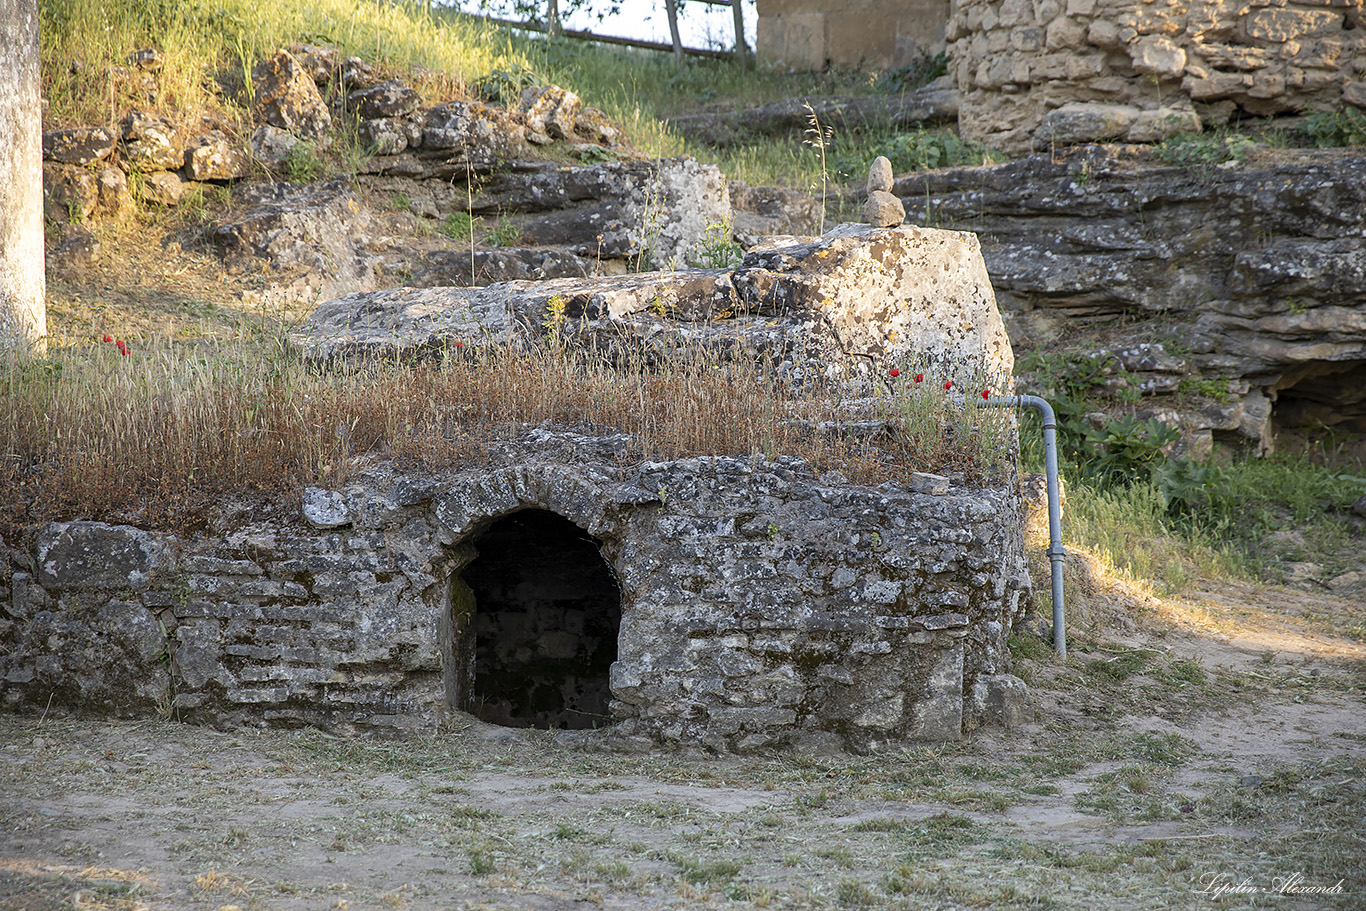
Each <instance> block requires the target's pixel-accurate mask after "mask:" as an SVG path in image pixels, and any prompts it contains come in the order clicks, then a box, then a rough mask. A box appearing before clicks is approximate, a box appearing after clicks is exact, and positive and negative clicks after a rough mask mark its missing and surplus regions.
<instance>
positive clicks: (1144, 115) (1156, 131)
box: [1124, 108, 1203, 142]
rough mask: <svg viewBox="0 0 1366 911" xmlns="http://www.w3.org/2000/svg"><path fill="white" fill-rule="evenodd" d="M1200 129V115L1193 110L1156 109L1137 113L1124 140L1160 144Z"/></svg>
mask: <svg viewBox="0 0 1366 911" xmlns="http://www.w3.org/2000/svg"><path fill="white" fill-rule="evenodd" d="M1202 128H1203V125H1202V124H1201V122H1200V115H1199V114H1197V113H1195V111H1193V110H1189V109H1182V108H1158V109H1157V110H1155V111H1141V112H1139V114H1138V116H1137V117H1135V118H1134V122H1133V123H1132V124H1131V125H1130V126H1129V131H1128V132H1127V133H1126V134H1125V136H1124V138H1125V139H1127V140H1128V141H1129V142H1161V141H1162V140H1164V139H1166V138H1168V137H1169V136H1175V135H1177V134H1178V133H1199V132H1200V131H1201V129H1202Z"/></svg>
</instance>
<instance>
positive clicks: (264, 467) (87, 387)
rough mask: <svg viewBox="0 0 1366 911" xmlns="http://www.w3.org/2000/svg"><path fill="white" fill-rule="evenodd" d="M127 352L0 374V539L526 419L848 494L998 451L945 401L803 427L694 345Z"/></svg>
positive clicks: (794, 409) (162, 515) (442, 458)
mask: <svg viewBox="0 0 1366 911" xmlns="http://www.w3.org/2000/svg"><path fill="white" fill-rule="evenodd" d="M130 351H131V353H130V354H129V355H127V356H125V355H122V354H121V353H120V352H119V350H118V349H116V348H115V347H114V346H113V345H112V344H102V345H97V346H89V345H86V346H81V347H71V348H65V349H57V350H55V351H53V352H52V353H50V354H49V355H47V356H46V357H45V358H44V359H26V358H23V357H22V356H20V355H11V356H9V357H8V360H6V361H5V362H4V363H3V375H2V376H0V489H3V495H0V533H3V534H4V535H5V536H6V537H10V536H11V535H19V536H22V535H23V534H25V529H28V530H29V531H31V530H32V529H33V528H34V527H36V526H37V525H40V524H41V523H45V522H47V521H51V520H56V519H73V518H93V519H106V520H111V519H122V520H128V521H137V520H142V519H152V520H155V521H157V522H159V523H161V524H163V525H168V526H171V527H193V526H195V525H198V524H199V523H201V522H203V521H204V520H205V518H206V517H207V516H209V515H210V514H211V513H212V512H213V511H214V509H215V508H216V503H217V502H218V501H219V500H220V499H221V498H223V497H241V496H244V495H245V496H258V497H276V496H279V495H281V494H283V493H284V492H286V491H290V490H297V489H298V488H300V487H302V486H304V485H308V484H317V485H324V486H326V485H336V484H340V483H343V482H345V481H346V479H347V477H348V476H349V475H350V474H351V473H352V472H354V471H355V470H356V468H357V467H358V466H360V465H362V464H364V463H365V462H366V461H367V460H373V459H377V458H383V459H393V460H394V461H395V462H396V463H398V464H399V465H402V466H412V467H417V466H421V467H424V468H428V469H440V468H448V467H452V466H469V465H478V464H480V463H482V462H483V461H485V460H486V459H487V452H488V448H489V445H490V443H492V442H494V441H498V440H506V439H510V438H515V437H516V436H518V435H520V434H521V433H523V432H524V431H525V430H526V429H527V428H528V427H530V426H536V425H546V424H557V425H584V424H587V425H591V426H592V427H593V428H598V429H610V430H616V431H622V432H625V433H628V434H630V435H631V443H630V447H629V450H628V452H627V453H626V454H625V455H624V456H623V458H624V460H625V461H627V462H635V461H640V460H645V459H672V458H679V457H685V456H690V455H739V456H779V455H791V456H797V457H799V458H802V459H805V460H807V461H808V462H809V463H810V464H811V466H812V467H813V468H814V469H816V470H829V469H839V470H841V471H843V472H845V474H846V475H847V476H848V477H849V478H850V479H851V480H853V481H855V482H863V483H879V482H881V481H883V480H888V479H894V478H896V477H899V476H903V475H904V474H906V473H908V472H910V471H918V470H919V471H944V470H946V469H947V470H961V471H964V472H965V473H966V476H967V477H968V478H969V479H974V480H978V481H981V480H984V479H987V478H990V477H993V476H996V477H999V476H1000V467H1001V466H1000V465H999V464H996V465H993V464H991V462H990V460H989V459H988V458H986V457H984V453H987V452H992V451H994V452H997V453H1000V452H1003V451H1005V449H1004V448H1002V447H1001V446H1000V445H999V443H997V442H985V443H984V442H983V441H982V440H980V439H979V437H980V436H981V428H980V427H979V426H978V425H979V424H980V421H978V420H976V418H978V417H980V415H978V414H977V412H979V411H982V409H973V410H971V411H970V412H967V413H968V414H969V415H970V416H971V418H972V419H970V420H968V421H967V422H960V423H959V424H958V425H956V426H944V425H942V423H939V422H942V421H944V420H946V419H952V410H951V409H950V410H948V411H936V412H934V413H933V414H932V415H930V416H929V417H926V418H924V420H928V421H933V422H936V423H935V426H934V427H933V428H927V427H914V428H908V427H907V424H906V422H907V420H909V419H910V418H909V417H908V415H907V414H906V413H905V412H904V411H898V410H897V409H896V405H895V399H894V398H893V397H887V398H885V399H883V400H881V401H880V403H879V405H878V407H880V408H881V409H882V410H881V412H880V414H881V417H882V418H884V419H886V420H888V421H889V427H890V428H891V430H889V431H888V432H886V433H884V434H881V435H878V436H875V437H872V438H869V437H857V436H849V435H844V434H841V433H839V432H838V431H837V430H831V429H829V428H827V429H826V430H821V429H820V424H821V422H823V421H829V420H830V419H831V418H832V417H834V416H835V415H836V412H837V410H838V404H837V401H836V399H835V398H834V397H833V393H829V392H825V391H820V390H814V391H807V392H794V391H792V390H791V389H788V388H785V387H784V386H782V385H780V384H779V383H777V382H775V380H774V372H773V371H772V369H770V365H768V364H765V363H763V362H760V361H750V362H744V361H728V362H727V363H725V364H721V363H719V362H718V361H717V360H715V359H714V358H713V357H711V356H710V355H707V354H698V355H696V356H688V355H687V354H686V353H684V354H682V355H681V356H678V357H671V358H667V359H663V360H660V361H658V362H653V363H651V364H650V365H649V366H648V367H647V366H646V365H645V363H644V362H643V361H633V360H630V359H627V361H625V362H621V361H617V362H615V363H609V362H608V361H607V360H605V359H597V358H588V357H584V356H582V355H575V354H571V353H569V352H566V351H564V350H561V349H559V348H557V347H556V346H554V345H549V346H546V345H536V346H529V347H526V348H521V349H511V348H481V349H478V350H476V349H474V348H472V347H471V348H452V349H449V350H448V352H447V354H446V356H445V357H444V358H443V359H441V360H440V361H439V362H435V363H429V364H425V365H411V364H409V365H400V364H393V363H383V362H372V363H369V364H366V365H363V366H358V367H354V368H351V369H346V370H337V371H324V370H319V369H315V368H310V367H309V366H307V365H305V364H304V363H302V362H300V361H298V360H296V359H294V358H293V357H291V356H290V355H289V354H288V353H286V352H283V351H280V350H276V351H275V353H273V354H272V353H271V352H269V351H266V352H260V351H254V352H249V353H248V355H247V356H243V354H242V351H243V349H242V348H240V347H233V346H230V345H224V346H223V347H222V348H221V349H217V348H203V347H190V346H186V345H176V346H173V345H171V344H170V343H162V344H161V347H158V348H155V349H150V350H142V349H138V348H133V349H130ZM996 424H999V422H996ZM993 426H995V424H993ZM1001 426H1005V425H1001ZM998 461H999V460H998Z"/></svg>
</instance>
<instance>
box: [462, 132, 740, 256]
mask: <svg viewBox="0 0 1366 911" xmlns="http://www.w3.org/2000/svg"><path fill="white" fill-rule="evenodd" d="M460 176H462V177H463V174H462V175H460ZM473 211H474V213H475V214H477V215H479V214H490V215H503V214H505V213H518V214H517V219H516V221H517V224H518V226H519V227H520V228H521V232H522V242H523V243H525V244H535V245H538V246H567V247H568V249H569V252H571V253H573V254H575V255H577V256H583V257H591V258H608V259H621V258H627V257H634V258H637V259H644V258H648V262H650V263H653V264H654V265H656V266H661V267H662V266H666V265H674V266H681V265H684V264H686V263H687V262H689V261H690V260H692V259H694V258H695V257H696V255H697V250H698V247H699V245H700V244H701V243H702V242H703V240H704V239H705V238H706V237H707V232H708V229H709V228H711V227H712V226H715V225H721V224H724V223H726V222H728V221H729V220H730V199H729V195H728V192H727V188H726V182H725V178H724V177H723V176H722V174H721V171H720V170H719V169H718V168H717V167H716V166H714V165H702V164H699V163H698V162H697V161H696V160H695V159H692V158H687V157H684V158H666V159H663V160H660V161H655V162H651V161H622V162H609V163H606V164H600V165H590V166H588V167H577V168H565V167H557V166H555V165H553V164H549V163H532V162H527V163H522V164H519V165H518V166H517V167H515V168H512V169H509V170H508V171H505V172H503V173H499V174H496V175H494V176H493V177H492V178H490V179H489V180H488V182H487V183H485V184H484V185H483V186H482V187H481V188H480V189H479V192H478V194H477V195H476V196H475V198H474V208H473ZM521 213H526V214H525V216H523V215H522V214H521Z"/></svg>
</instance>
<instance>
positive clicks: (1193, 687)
mask: <svg viewBox="0 0 1366 911" xmlns="http://www.w3.org/2000/svg"><path fill="white" fill-rule="evenodd" d="M1109 596H1110V600H1109V601H1108V602H1103V603H1102V605H1101V607H1102V608H1105V607H1108V608H1109V609H1110V612H1109V613H1108V615H1107V614H1106V611H1105V610H1104V609H1102V610H1093V611H1092V615H1093V616H1097V617H1106V618H1107V619H1106V620H1103V621H1101V622H1100V623H1098V624H1097V625H1098V626H1099V627H1101V628H1103V629H1104V630H1108V633H1109V635H1107V634H1106V632H1104V631H1102V629H1097V628H1093V629H1091V630H1089V631H1080V632H1079V634H1078V635H1077V636H1076V638H1075V639H1074V642H1073V645H1072V649H1071V652H1070V654H1069V658H1068V660H1067V661H1066V662H1060V661H1057V660H1056V659H1054V658H1053V657H1052V656H1050V655H1048V654H1047V650H1046V649H1043V650H1042V651H1040V650H1037V649H1036V650H1033V651H1032V652H1031V653H1032V654H1034V655H1035V658H1034V659H1032V660H1031V659H1023V660H1020V661H1019V662H1017V670H1018V671H1019V672H1020V673H1022V674H1023V675H1024V676H1026V677H1027V678H1028V679H1029V681H1030V683H1031V686H1032V687H1033V690H1034V694H1035V697H1036V702H1037V707H1036V718H1035V720H1034V722H1033V723H1031V724H1028V725H1026V726H1024V727H1023V728H1021V729H1019V730H1013V731H1002V730H986V731H980V732H977V733H976V734H975V735H974V736H972V737H971V738H969V739H967V740H965V741H963V742H960V743H951V744H930V745H925V744H919V745H917V744H908V745H907V746H906V747H905V748H904V749H901V750H897V751H892V752H889V753H886V754H880V755H877V756H847V755H831V756H819V757H812V756H795V755H790V754H786V755H776V756H769V757H758V758H746V759H736V758H729V757H728V758H717V757H707V756H688V755H680V754H659V755H650V756H620V755H612V754H602V753H590V752H584V751H582V750H579V749H577V748H569V747H565V746H562V745H559V744H557V743H556V741H555V739H554V737H553V736H552V735H549V734H547V733H544V732H515V731H509V730H505V729H501V728H496V727H492V726H488V725H482V724H478V723H475V722H470V723H468V724H467V725H463V726H457V727H458V729H453V730H450V731H446V732H442V733H440V734H439V735H436V736H434V737H432V738H429V739H422V740H411V741H388V742H385V741H376V740H367V739H339V738H334V737H329V736H327V735H324V734H321V733H318V732H316V731H294V732H289V731H237V732H228V733H221V732H216V731H211V730H206V729H203V728H195V727H189V726H186V725H179V724H175V723H170V722H152V721H111V720H105V719H92V718H55V717H51V716H49V717H47V718H34V717H23V718H20V717H12V716H0V813H3V817H4V818H3V820H0V908H5V909H34V911H36V909H44V911H45V909H58V908H80V909H93V908H127V909H143V908H145V909H176V908H193V909H200V908H202V909H218V911H232V909H245V908H278V909H314V908H413V909H426V908H433V909H435V908H517V909H569V908H587V907H603V908H620V909H639V908H696V907H737V908H746V907H773V908H823V907H849V908H865V907H866V908H881V907H907V908H960V907H983V906H990V907H994V908H1016V907H1018V908H1117V909H1118V908H1134V909H1148V908H1157V907H1178V906H1179V907H1206V906H1208V907H1228V908H1233V907H1266V906H1274V907H1278V908H1319V907H1325V908H1358V907H1366V873H1364V872H1363V871H1366V837H1363V835H1362V832H1363V831H1364V829H1363V820H1364V819H1366V783H1364V782H1366V699H1364V695H1366V650H1364V649H1363V645H1362V643H1360V642H1358V641H1355V640H1350V639H1342V638H1334V637H1333V636H1332V635H1330V634H1328V633H1325V632H1323V629H1322V626H1323V625H1322V624H1315V623H1311V622H1308V621H1304V620H1302V619H1297V618H1302V616H1303V614H1304V613H1305V612H1304V611H1298V610H1295V609H1287V606H1289V607H1290V608H1294V606H1295V604H1297V603H1298V602H1299V601H1300V600H1305V597H1306V596H1304V595H1303V593H1300V592H1296V591H1294V590H1289V589H1262V588H1258V587H1255V586H1239V585H1230V586H1222V587H1210V588H1208V589H1207V590H1203V591H1200V592H1196V593H1194V594H1189V595H1187V596H1185V597H1183V598H1182V599H1180V600H1179V601H1162V600H1160V599H1152V598H1146V599H1145V598H1142V597H1139V598H1136V597H1135V596H1134V594H1133V593H1132V592H1126V591H1120V590H1115V591H1112V592H1110V593H1109ZM1361 610H1362V608H1361V605H1360V604H1357V603H1354V602H1352V601H1350V600H1347V599H1337V600H1336V601H1333V600H1330V601H1329V602H1325V601H1324V600H1323V599H1319V600H1317V601H1316V602H1315V610H1314V611H1313V612H1311V613H1313V615H1314V616H1321V615H1322V614H1323V613H1324V611H1328V612H1329V613H1335V614H1339V615H1343V614H1345V615H1349V616H1350V615H1351V614H1353V612H1360V611H1361ZM1123 662H1127V664H1125V667H1126V668H1128V672H1126V673H1125V674H1124V675H1123V676H1121V677H1117V676H1116V672H1115V670H1114V669H1115V667H1117V666H1118V665H1119V664H1120V663H1123ZM1221 886H1223V887H1225V891H1224V892H1223V893H1222V894H1219V889H1220V887H1221ZM1233 887H1238V888H1239V889H1241V890H1243V891H1229V890H1230V889H1232V888H1233ZM1309 888H1318V889H1333V890H1340V892H1339V891H1334V892H1331V893H1329V894H1320V893H1314V892H1306V891H1304V890H1305V889H1309ZM1253 889H1256V890H1259V891H1256V892H1255V893H1253V892H1251V891H1248V890H1253ZM1278 889H1280V890H1281V891H1280V892H1279V893H1278V892H1276V890H1278ZM1268 890H1269V891H1268Z"/></svg>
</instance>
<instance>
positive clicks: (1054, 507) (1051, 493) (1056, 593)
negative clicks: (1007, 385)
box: [986, 395, 1067, 658]
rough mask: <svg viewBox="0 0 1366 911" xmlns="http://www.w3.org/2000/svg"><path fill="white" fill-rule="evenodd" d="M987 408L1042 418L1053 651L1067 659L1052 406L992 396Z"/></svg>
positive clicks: (1028, 398) (1026, 397) (1039, 400)
mask: <svg viewBox="0 0 1366 911" xmlns="http://www.w3.org/2000/svg"><path fill="white" fill-rule="evenodd" d="M986 404H987V405H990V406H994V407H997V408H1017V407H1023V408H1033V409H1034V410H1035V411H1037V412H1039V416H1040V417H1042V418H1043V458H1044V472H1045V474H1046V476H1047V479H1048V562H1049V564H1050V567H1051V570H1052V572H1051V574H1050V575H1051V579H1050V581H1051V582H1052V584H1053V585H1052V588H1053V650H1054V651H1055V652H1057V654H1058V657H1059V658H1066V657H1067V615H1066V612H1065V610H1064V608H1063V599H1062V563H1063V560H1064V559H1065V558H1066V557H1067V551H1066V550H1065V549H1064V548H1063V546H1062V502H1061V499H1060V498H1059V496H1058V419H1057V416H1056V415H1055V414H1054V413H1053V406H1052V405H1050V404H1048V402H1046V401H1045V400H1044V399H1042V398H1040V397H1039V396H1037V395H1010V396H992V397H990V398H989V399H987V401H986Z"/></svg>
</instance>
